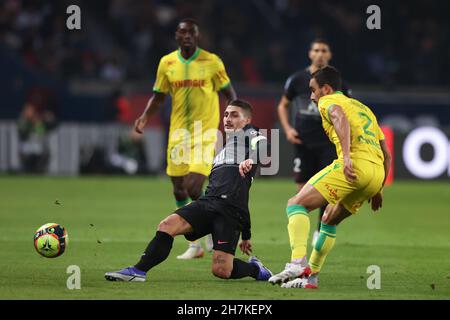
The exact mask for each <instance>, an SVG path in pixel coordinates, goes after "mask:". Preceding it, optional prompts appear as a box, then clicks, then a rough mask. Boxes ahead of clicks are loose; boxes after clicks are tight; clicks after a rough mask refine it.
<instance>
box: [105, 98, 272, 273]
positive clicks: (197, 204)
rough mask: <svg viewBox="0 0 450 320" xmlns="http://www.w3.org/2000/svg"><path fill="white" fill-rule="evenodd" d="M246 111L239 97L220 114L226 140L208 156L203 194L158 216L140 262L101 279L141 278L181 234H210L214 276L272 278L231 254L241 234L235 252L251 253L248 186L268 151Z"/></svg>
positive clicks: (256, 262) (252, 259) (251, 260)
mask: <svg viewBox="0 0 450 320" xmlns="http://www.w3.org/2000/svg"><path fill="white" fill-rule="evenodd" d="M252 113H253V109H252V107H251V105H250V104H249V103H247V102H245V101H242V100H233V101H231V102H230V103H229V105H228V107H227V108H226V109H225V112H224V116H223V125H224V129H225V133H226V135H227V139H226V143H225V145H224V147H223V149H222V151H221V152H220V153H218V154H217V156H216V157H215V159H214V162H213V168H212V171H211V174H210V176H209V185H208V187H207V189H206V193H205V195H204V196H202V197H200V198H199V199H198V200H197V201H194V202H192V203H190V204H188V205H186V206H184V207H181V208H179V209H177V210H176V211H175V212H174V213H173V214H171V215H169V216H168V217H167V218H165V219H164V220H162V221H161V223H160V224H159V226H158V229H157V231H156V235H155V237H154V238H153V239H152V240H151V241H150V243H149V244H148V246H147V248H146V249H145V252H144V254H143V255H142V256H141V259H140V261H139V262H138V263H137V264H136V265H134V266H131V267H128V268H125V269H122V270H120V271H115V272H107V273H106V274H105V278H106V279H107V280H110V281H141V282H142V281H145V280H146V276H147V272H148V271H149V270H150V269H152V268H153V267H154V266H156V265H158V264H160V263H161V262H163V261H164V260H165V259H166V258H167V257H168V255H169V253H170V250H171V249H172V244H173V238H174V237H175V236H178V235H184V236H185V238H186V239H187V240H189V241H193V240H196V239H199V238H201V237H203V236H205V235H207V234H210V233H211V234H212V238H213V243H214V245H213V249H214V255H213V263H212V273H213V274H214V275H215V276H216V277H219V278H223V279H240V278H243V277H253V278H255V279H256V280H261V281H266V280H268V279H269V278H270V277H271V276H272V273H271V271H270V270H269V269H267V268H266V267H265V266H264V265H263V264H262V263H261V261H259V259H258V258H256V257H253V256H251V257H250V258H249V260H248V262H245V261H243V260H240V259H237V258H235V257H234V254H235V251H236V247H237V244H238V242H239V237H240V234H241V233H242V241H241V243H240V244H239V247H240V249H241V251H242V252H243V253H245V254H247V255H250V254H251V252H252V244H251V241H250V238H251V231H250V226H251V224H250V213H249V209H248V199H249V190H250V187H251V184H252V181H253V178H254V176H255V173H256V170H257V168H258V165H259V164H261V163H265V158H266V156H267V151H268V150H267V148H268V143H267V139H266V137H264V136H263V135H261V134H260V133H259V132H258V130H257V129H256V128H255V127H253V126H252V125H251V119H252Z"/></svg>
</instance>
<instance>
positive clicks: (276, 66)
mask: <svg viewBox="0 0 450 320" xmlns="http://www.w3.org/2000/svg"><path fill="white" fill-rule="evenodd" d="M377 3H378V4H379V5H380V7H381V16H382V24H381V27H382V29H381V30H372V31H371V30H368V29H367V28H366V19H367V17H368V14H367V13H366V8H367V7H368V6H369V5H370V4H372V1H366V0H350V1H345V2H344V1H340V2H337V1H332V0H322V1H311V0H264V1H263V0H249V1H239V0H215V1H211V0H196V1H182V0H164V1H162V0H151V1H150V0H146V1H144V0H142V1H140V0H95V1H87V0H78V1H66V0H58V1H56V0H55V1H49V0H47V1H44V0H2V1H1V2H0V50H13V51H14V52H16V53H17V55H19V56H20V57H21V58H22V59H23V60H24V61H25V63H26V64H27V65H29V66H30V67H31V68H36V69H37V70H43V71H45V72H47V73H50V74H53V75H55V76H57V77H60V78H63V79H67V78H78V79H94V80H95V79H102V80H106V81H110V82H118V83H120V82H122V81H124V80H133V79H137V80H145V81H150V80H151V79H153V78H154V76H155V72H156V68H157V63H158V61H159V59H160V57H161V56H162V55H164V54H166V53H168V52H170V51H172V50H173V49H174V48H175V47H176V44H175V42H174V39H173V38H174V30H175V27H176V24H177V21H179V20H180V19H181V18H184V17H193V18H195V19H196V20H198V21H199V23H200V27H201V32H202V40H201V44H202V47H203V48H205V49H207V50H210V51H213V52H216V53H218V54H219V55H220V56H221V57H222V59H223V60H224V62H225V64H226V67H227V69H228V72H229V74H230V76H231V77H232V79H233V80H234V81H244V82H247V83H250V84H254V85H258V84H260V83H263V82H280V81H284V80H285V79H286V78H287V77H288V76H289V74H291V73H292V72H293V71H294V70H297V69H299V68H302V67H304V66H305V65H306V64H307V63H308V60H307V55H306V52H307V49H308V47H309V43H310V42H311V40H313V39H314V38H316V37H323V38H326V39H328V40H329V41H330V43H331V46H332V50H333V53H334V61H333V64H335V65H336V66H338V67H339V68H340V69H342V71H343V72H344V73H345V77H346V78H347V79H348V80H349V81H350V82H352V83H363V84H384V85H391V84H400V85H448V84H450V78H449V77H448V76H447V74H448V72H449V71H450V47H449V46H448V39H449V38H450V27H449V25H450V23H449V22H448V21H449V19H448V10H447V4H446V1H424V0H412V1H377ZM70 4H78V5H79V6H80V7H81V16H82V17H81V20H82V22H81V25H82V29H81V30H80V31H69V30H67V28H66V18H67V17H68V14H66V8H67V6H68V5H70ZM5 48H6V49H5Z"/></svg>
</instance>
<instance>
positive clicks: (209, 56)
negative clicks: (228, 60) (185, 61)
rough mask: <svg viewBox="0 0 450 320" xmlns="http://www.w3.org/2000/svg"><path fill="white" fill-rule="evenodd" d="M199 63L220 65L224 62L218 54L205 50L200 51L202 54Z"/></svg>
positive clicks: (199, 56) (198, 59)
mask: <svg viewBox="0 0 450 320" xmlns="http://www.w3.org/2000/svg"><path fill="white" fill-rule="evenodd" d="M197 61H199V62H211V63H220V62H222V59H221V58H220V57H219V55H218V54H216V53H213V52H210V51H208V50H205V49H200V54H199V55H198V58H197Z"/></svg>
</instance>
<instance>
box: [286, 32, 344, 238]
mask: <svg viewBox="0 0 450 320" xmlns="http://www.w3.org/2000/svg"><path fill="white" fill-rule="evenodd" d="M308 56H309V59H310V60H311V65H310V66H309V67H307V68H305V69H302V70H300V71H297V72H296V73H294V74H293V75H291V76H290V77H289V78H288V79H287V81H286V84H285V86H284V93H283V95H282V97H281V100H280V103H279V104H278V117H279V119H280V123H281V125H282V127H283V130H284V132H285V134H286V138H287V140H288V141H289V142H290V143H292V144H293V145H294V162H293V173H294V180H295V183H296V184H297V189H298V191H300V190H301V189H302V187H303V186H304V185H305V183H306V182H307V181H308V180H309V179H310V178H311V177H312V176H313V175H314V174H316V173H317V172H318V171H319V170H321V169H322V168H323V167H324V166H326V165H328V164H330V163H331V162H332V161H333V160H334V159H335V158H336V150H335V148H334V145H333V144H332V143H331V142H330V140H329V139H328V137H327V136H326V135H325V133H324V131H323V128H322V119H321V118H320V114H319V110H318V108H317V105H316V104H315V103H314V102H313V101H311V99H310V95H311V92H310V89H309V80H310V79H311V74H312V73H314V72H316V71H317V70H319V69H321V68H324V67H326V66H328V63H329V62H330V60H331V58H332V53H331V49H330V45H329V43H328V42H327V41H326V40H324V39H316V40H314V41H313V42H312V43H311V47H310V50H309V54H308ZM348 91H349V89H348V88H347V86H346V84H345V83H343V88H342V92H343V93H344V94H345V95H346V96H349V92H348ZM290 107H293V108H294V111H295V120H294V126H292V125H291V124H290V123H289V108H290ZM324 211H325V207H323V208H320V215H319V224H318V229H317V230H316V231H315V232H314V236H313V241H312V242H313V244H314V243H315V241H316V240H317V237H318V236H319V229H320V219H321V218H322V215H323V213H324Z"/></svg>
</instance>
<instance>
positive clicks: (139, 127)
mask: <svg viewBox="0 0 450 320" xmlns="http://www.w3.org/2000/svg"><path fill="white" fill-rule="evenodd" d="M165 98H166V95H165V94H164V93H162V92H156V91H155V92H154V93H153V96H152V97H151V98H150V99H149V100H148V102H147V106H146V107H145V110H144V112H143V113H142V115H141V116H140V117H139V118H137V119H136V121H135V123H134V130H136V132H137V133H143V132H144V127H145V125H146V124H147V122H148V120H149V119H150V118H151V116H152V115H154V114H155V113H156V112H157V111H158V110H159V109H160V108H161V106H162V105H163V104H164V99H165Z"/></svg>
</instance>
